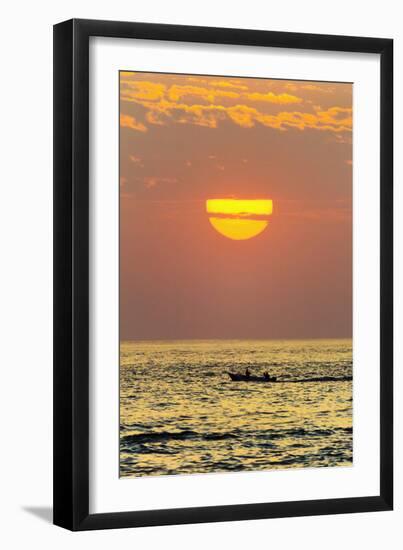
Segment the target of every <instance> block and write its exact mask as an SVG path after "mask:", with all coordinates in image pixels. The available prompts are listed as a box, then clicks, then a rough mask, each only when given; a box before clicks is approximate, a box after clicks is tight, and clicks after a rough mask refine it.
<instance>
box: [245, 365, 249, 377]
mask: <svg viewBox="0 0 403 550" xmlns="http://www.w3.org/2000/svg"><path fill="white" fill-rule="evenodd" d="M245 376H246V378H249V376H250V370H249V367H246V370H245Z"/></svg>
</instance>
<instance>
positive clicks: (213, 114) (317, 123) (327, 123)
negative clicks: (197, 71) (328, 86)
mask: <svg viewBox="0 0 403 550" xmlns="http://www.w3.org/2000/svg"><path fill="white" fill-rule="evenodd" d="M142 105H143V106H144V107H146V108H148V109H149V111H148V113H147V120H148V121H149V122H150V123H152V124H168V123H169V122H177V123H180V124H195V125H198V126H206V127H208V128H217V126H218V123H219V122H220V121H224V120H230V121H232V122H233V123H234V124H236V125H237V126H241V127H242V128H252V127H254V126H255V125H256V124H258V123H259V124H262V125H263V126H267V127H270V128H275V129H279V130H286V129H287V128H296V129H299V130H305V129H314V130H323V131H325V130H327V131H330V132H336V133H339V132H351V128H352V113H351V111H352V110H351V109H349V108H342V107H337V106H335V107H330V108H329V109H327V110H323V109H320V110H317V111H315V112H313V113H308V112H300V111H281V112H279V113H276V114H267V113H263V112H261V111H259V110H258V109H256V108H255V107H250V106H248V105H242V104H238V105H232V106H224V105H216V104H213V105H198V104H195V105H187V104H185V103H175V102H170V101H165V100H164V101H161V102H158V103H142Z"/></svg>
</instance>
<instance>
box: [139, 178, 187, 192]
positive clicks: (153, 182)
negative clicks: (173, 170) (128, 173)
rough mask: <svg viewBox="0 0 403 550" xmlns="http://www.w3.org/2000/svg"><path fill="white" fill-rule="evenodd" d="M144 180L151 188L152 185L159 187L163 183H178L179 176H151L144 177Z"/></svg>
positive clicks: (148, 187)
mask: <svg viewBox="0 0 403 550" xmlns="http://www.w3.org/2000/svg"><path fill="white" fill-rule="evenodd" d="M142 181H143V183H144V185H145V186H146V187H147V189H151V188H152V187H157V185H161V184H164V183H177V181H178V180H177V178H161V177H158V176H149V177H146V178H144V179H143V180H142Z"/></svg>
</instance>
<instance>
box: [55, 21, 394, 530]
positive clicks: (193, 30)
mask: <svg viewBox="0 0 403 550" xmlns="http://www.w3.org/2000/svg"><path fill="white" fill-rule="evenodd" d="M92 36H101V37H117V38H137V39H147V40H169V41H179V42H197V43H213V44H230V45H244V46H265V47H279V48H296V49H308V50H326V51H340V52H363V53H376V54H380V58H381V69H380V71H381V75H380V83H381V90H380V93H381V95H380V97H381V105H380V107H381V123H380V139H381V149H380V198H381V200H380V210H381V211H380V215H381V227H380V231H381V235H380V243H381V258H380V264H381V272H380V281H381V285H380V300H381V301H380V308H381V312H380V339H381V340H380V341H381V349H380V365H381V368H380V404H379V406H380V428H381V429H380V490H379V494H377V495H368V496H362V497H356V498H340V499H328V500H308V501H295V502H277V503H256V504H240V505H228V506H207V507H197V508H180V509H178V508H176V509H166V510H151V511H132V512H116V513H102V514H90V513H89V291H90V287H89V284H90V283H89V252H90V250H89V206H90V204H89V181H88V175H89V158H88V156H89V38H90V37H92ZM392 268H393V41H392V40H391V39H384V38H360V37H348V36H327V35H313V34H299V33H288V32H269V31H257V30H243V29H224V28H208V27H191V26H177V25H159V24H148V23H126V22H115V21H95V20H78V19H73V20H70V21H66V22H63V23H60V24H57V25H55V27H54V523H55V524H56V525H59V526H61V527H65V528H67V529H71V530H74V531H76V530H90V529H106V528H119V527H139V526H152V525H168V524H184V523H203V522H217V521H234V520H247V519H260V518H277V517H291V516H305V515H321V514H340V513H352V512H370V511H380V510H391V509H392V507H393V401H392V396H393V371H392V369H393V366H392V360H393V305H392V300H393V269H392Z"/></svg>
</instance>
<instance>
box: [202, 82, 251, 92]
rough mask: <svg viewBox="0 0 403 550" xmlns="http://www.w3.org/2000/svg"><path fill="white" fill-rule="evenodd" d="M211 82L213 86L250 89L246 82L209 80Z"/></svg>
mask: <svg viewBox="0 0 403 550" xmlns="http://www.w3.org/2000/svg"><path fill="white" fill-rule="evenodd" d="M209 84H210V85H211V86H217V87H219V88H234V89H236V90H247V89H248V86H245V85H244V84H237V83H233V82H231V81H228V80H213V81H212V82H209Z"/></svg>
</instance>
